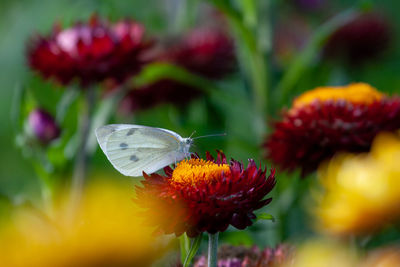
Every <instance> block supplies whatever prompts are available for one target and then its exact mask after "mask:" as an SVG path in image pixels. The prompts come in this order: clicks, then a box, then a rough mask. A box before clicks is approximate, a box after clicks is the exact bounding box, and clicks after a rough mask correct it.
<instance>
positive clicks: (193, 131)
mask: <svg viewBox="0 0 400 267" xmlns="http://www.w3.org/2000/svg"><path fill="white" fill-rule="evenodd" d="M195 133H196V130H194V131H193V133H192V134H191V135H190V136H189V138H192V136H193V135H194V134H195ZM193 139H194V138H193Z"/></svg>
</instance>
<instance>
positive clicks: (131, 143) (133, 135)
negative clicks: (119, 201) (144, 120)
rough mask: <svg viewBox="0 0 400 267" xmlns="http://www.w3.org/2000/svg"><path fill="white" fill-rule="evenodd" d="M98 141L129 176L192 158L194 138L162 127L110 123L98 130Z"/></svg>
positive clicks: (113, 163)
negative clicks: (185, 136) (191, 150)
mask: <svg viewBox="0 0 400 267" xmlns="http://www.w3.org/2000/svg"><path fill="white" fill-rule="evenodd" d="M96 137H97V141H98V142H99V145H100V147H101V149H102V150H103V152H104V154H106V156H107V158H108V160H109V161H110V162H111V164H112V165H113V166H114V168H116V169H117V170H118V171H119V172H120V173H122V174H123V175H126V176H134V177H137V176H142V172H145V173H148V174H150V173H153V172H155V171H157V170H159V169H161V168H163V167H165V166H167V165H170V164H172V163H176V162H178V161H180V160H182V159H184V158H185V157H189V156H190V152H189V148H190V146H191V145H192V143H193V139H192V138H190V137H188V138H182V137H181V136H180V135H179V134H177V133H175V132H173V131H170V130H166V129H161V128H153V127H148V126H141V125H131V124H110V125H105V126H101V127H99V128H97V129H96Z"/></svg>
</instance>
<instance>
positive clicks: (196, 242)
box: [183, 234, 203, 267]
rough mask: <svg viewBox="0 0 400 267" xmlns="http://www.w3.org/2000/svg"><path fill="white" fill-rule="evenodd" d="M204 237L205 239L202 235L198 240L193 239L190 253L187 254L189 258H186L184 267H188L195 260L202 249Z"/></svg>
mask: <svg viewBox="0 0 400 267" xmlns="http://www.w3.org/2000/svg"><path fill="white" fill-rule="evenodd" d="M202 237H203V234H200V235H199V236H197V237H196V238H192V242H191V243H192V244H191V246H190V250H189V253H188V254H187V256H186V258H185V261H184V262H183V267H188V266H189V265H190V263H191V261H192V259H193V258H194V256H196V253H197V251H198V250H199V248H200V244H201V238H202Z"/></svg>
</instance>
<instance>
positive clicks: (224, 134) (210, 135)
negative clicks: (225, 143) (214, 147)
mask: <svg viewBox="0 0 400 267" xmlns="http://www.w3.org/2000/svg"><path fill="white" fill-rule="evenodd" d="M212 136H226V133H223V134H209V135H203V136H198V137H194V138H192V139H199V138H204V137H212Z"/></svg>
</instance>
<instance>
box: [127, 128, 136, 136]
mask: <svg viewBox="0 0 400 267" xmlns="http://www.w3.org/2000/svg"><path fill="white" fill-rule="evenodd" d="M136 130H137V129H129V131H128V132H127V133H126V136H130V135H132V134H134V133H135V132H136Z"/></svg>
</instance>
